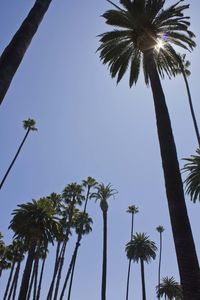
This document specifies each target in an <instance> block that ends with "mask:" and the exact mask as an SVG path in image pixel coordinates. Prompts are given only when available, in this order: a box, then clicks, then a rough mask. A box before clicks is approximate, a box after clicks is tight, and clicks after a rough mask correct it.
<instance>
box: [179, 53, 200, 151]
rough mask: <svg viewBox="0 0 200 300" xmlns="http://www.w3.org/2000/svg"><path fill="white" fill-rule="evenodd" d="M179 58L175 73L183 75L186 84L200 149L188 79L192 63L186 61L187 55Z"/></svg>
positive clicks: (199, 135) (199, 137) (199, 143)
mask: <svg viewBox="0 0 200 300" xmlns="http://www.w3.org/2000/svg"><path fill="white" fill-rule="evenodd" d="M178 58H179V59H178V64H177V67H176V70H175V73H176V74H181V75H183V79H184V82H185V86H186V90H187V95H188V101H189V107H190V112H191V116H192V121H193V124H194V129H195V134H196V138H197V143H198V146H199V147H200V134H199V128H198V124H197V120H196V116H195V112H194V107H193V103H192V96H191V92H190V87H189V82H188V79H187V78H188V77H189V76H190V74H191V72H190V70H189V67H190V62H189V61H188V60H186V54H182V55H181V54H179V55H178Z"/></svg>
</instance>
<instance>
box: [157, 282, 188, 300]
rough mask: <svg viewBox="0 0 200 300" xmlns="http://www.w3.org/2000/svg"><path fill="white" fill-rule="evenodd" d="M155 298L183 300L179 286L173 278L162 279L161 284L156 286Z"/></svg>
mask: <svg viewBox="0 0 200 300" xmlns="http://www.w3.org/2000/svg"><path fill="white" fill-rule="evenodd" d="M156 289H157V296H158V298H159V299H160V297H164V298H165V299H166V300H173V299H174V300H183V299H184V298H183V292H182V288H181V285H180V284H179V283H178V282H176V281H175V279H174V278H173V277H164V278H163V279H162V283H161V284H160V285H159V286H157V288H156Z"/></svg>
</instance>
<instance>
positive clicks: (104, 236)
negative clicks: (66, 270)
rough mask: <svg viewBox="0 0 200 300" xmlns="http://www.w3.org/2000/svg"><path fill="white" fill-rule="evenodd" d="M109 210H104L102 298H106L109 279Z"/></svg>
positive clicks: (103, 299) (104, 299) (102, 299)
mask: <svg viewBox="0 0 200 300" xmlns="http://www.w3.org/2000/svg"><path fill="white" fill-rule="evenodd" d="M106 277H107V211H103V263H102V283H101V300H106V280H107V278H106Z"/></svg>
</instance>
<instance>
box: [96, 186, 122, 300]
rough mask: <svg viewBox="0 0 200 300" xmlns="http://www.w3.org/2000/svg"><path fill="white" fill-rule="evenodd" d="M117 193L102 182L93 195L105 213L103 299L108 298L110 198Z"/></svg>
mask: <svg viewBox="0 0 200 300" xmlns="http://www.w3.org/2000/svg"><path fill="white" fill-rule="evenodd" d="M116 193H117V191H116V190H115V189H113V188H112V185H111V184H110V183H109V184H107V185H104V184H103V183H100V184H99V185H98V186H96V192H94V193H93V195H92V197H93V198H95V200H96V201H100V208H101V210H102V214H103V262H102V281H101V300H106V281H107V213H108V202H107V201H108V199H109V198H110V197H112V196H114V195H115V194H116Z"/></svg>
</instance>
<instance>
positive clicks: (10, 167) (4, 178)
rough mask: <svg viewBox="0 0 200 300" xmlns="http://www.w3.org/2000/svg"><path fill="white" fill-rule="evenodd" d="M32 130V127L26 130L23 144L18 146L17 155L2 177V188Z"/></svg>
mask: <svg viewBox="0 0 200 300" xmlns="http://www.w3.org/2000/svg"><path fill="white" fill-rule="evenodd" d="M30 130H31V129H30V128H28V130H27V131H26V134H25V136H24V138H23V140H22V142H21V144H20V146H19V148H18V150H17V153H16V154H15V157H14V158H13V160H12V162H11V164H10V166H9V168H8V170H7V171H6V174H5V175H4V177H3V179H2V181H1V183H0V190H1V188H2V186H3V184H4V182H5V180H6V178H7V176H8V174H9V172H10V170H11V169H12V166H13V165H14V163H15V161H16V159H17V157H18V155H19V153H20V151H21V148H22V146H23V144H24V143H25V141H26V139H27V136H28V134H29V132H30Z"/></svg>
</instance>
